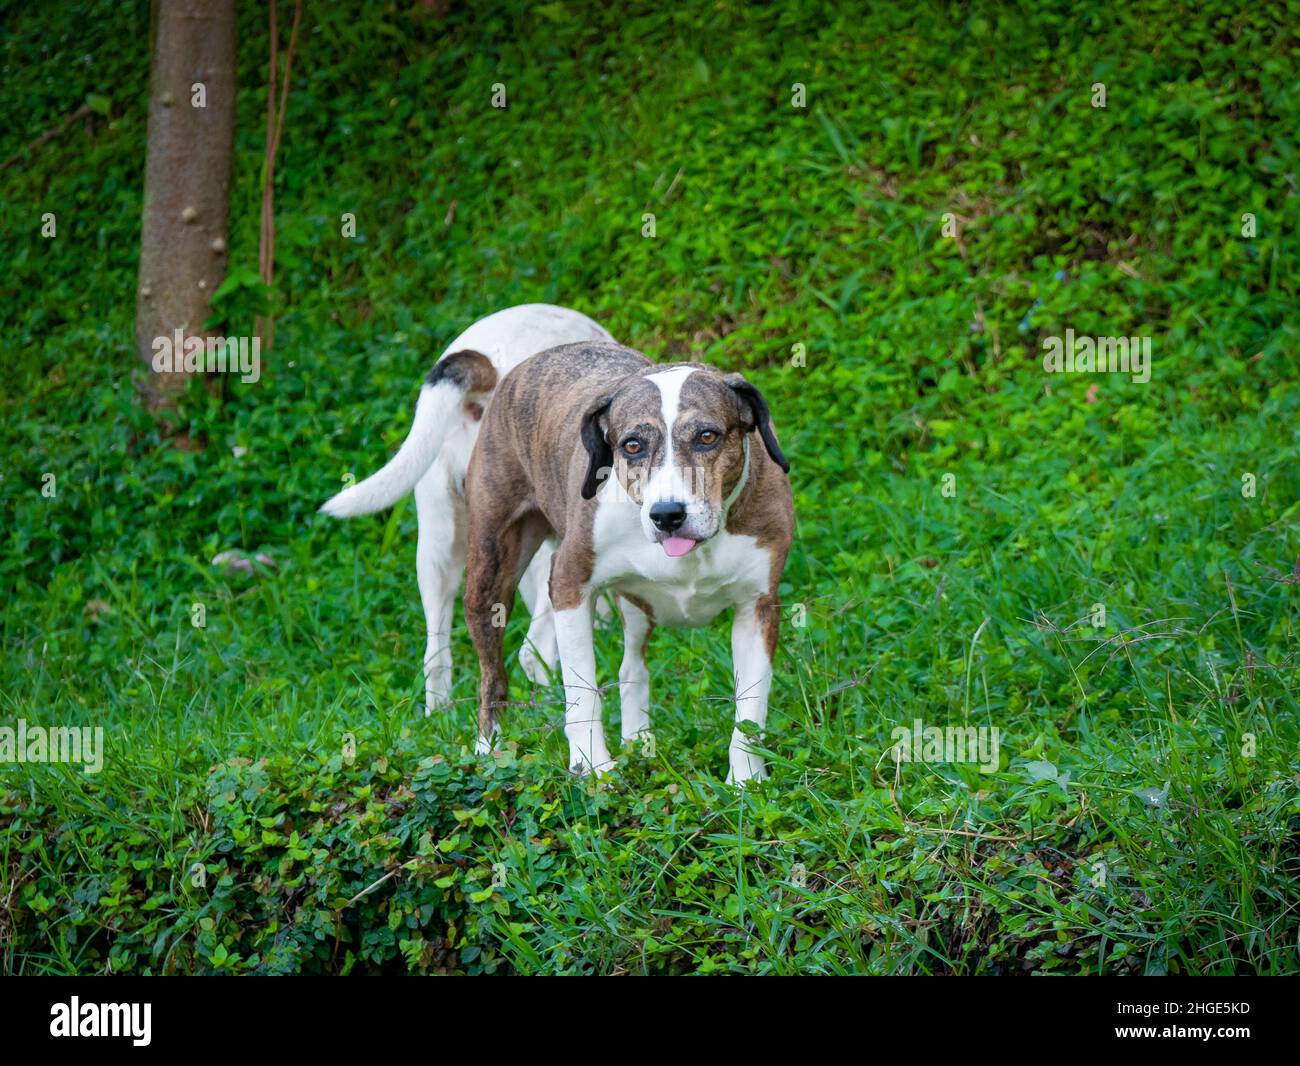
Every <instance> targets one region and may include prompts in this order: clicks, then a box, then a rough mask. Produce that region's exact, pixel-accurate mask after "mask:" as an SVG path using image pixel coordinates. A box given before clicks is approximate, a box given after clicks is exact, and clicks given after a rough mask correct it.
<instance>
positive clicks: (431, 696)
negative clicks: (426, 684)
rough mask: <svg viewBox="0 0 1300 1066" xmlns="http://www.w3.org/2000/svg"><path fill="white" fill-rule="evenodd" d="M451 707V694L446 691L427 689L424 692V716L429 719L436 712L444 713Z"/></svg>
mask: <svg viewBox="0 0 1300 1066" xmlns="http://www.w3.org/2000/svg"><path fill="white" fill-rule="evenodd" d="M450 706H451V693H450V692H449V691H448V690H446V689H440V688H426V689H425V690H424V716H425V717H426V718H428V717H429V716H430V715H432V714H433V712H434V711H444V710H446V709H447V708H448V707H450Z"/></svg>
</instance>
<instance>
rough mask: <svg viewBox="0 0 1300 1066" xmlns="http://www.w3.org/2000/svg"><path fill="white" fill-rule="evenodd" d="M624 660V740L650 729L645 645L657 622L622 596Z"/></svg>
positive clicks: (621, 698)
mask: <svg viewBox="0 0 1300 1066" xmlns="http://www.w3.org/2000/svg"><path fill="white" fill-rule="evenodd" d="M618 609H619V610H620V611H621V612H622V614H623V663H622V665H621V666H619V668H618V695H619V702H620V703H621V705H622V710H623V743H624V744H627V743H629V742H630V741H632V740H633V739H634V738H635V737H636V736H637V734H638V733H644V732H647V731H648V730H649V729H650V671H649V670H647V669H646V665H645V644H646V640H647V639H649V637H650V630H651V629H653V628H654V623H653V622H651V621H650V617H649V615H647V614H646V613H645V612H644V611H643V610H641V608H639V607H638V606H636V604H634V603H632V602H631V601H630V600H626V599H624V598H623V597H622V596H620V597H619V599H618Z"/></svg>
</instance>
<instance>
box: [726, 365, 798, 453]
mask: <svg viewBox="0 0 1300 1066" xmlns="http://www.w3.org/2000/svg"><path fill="white" fill-rule="evenodd" d="M727 384H728V385H730V386H731V390H732V392H734V393H735V394H736V401H737V403H739V405H740V420H741V426H742V428H743V429H744V430H745V432H746V433H749V432H751V431H752V430H755V429H756V430H758V435H759V436H760V437H762V438H763V447H765V448H766V449H767V454H768V455H770V456H771V457H772V462H774V463H776V465H777V466H779V467H780V468H781V469H782V470H784V471H785V472H786V473H787V474H788V473H790V464H789V462H788V461H787V460H786V457H785V455H784V454H783V453H782V452H781V445H779V444H777V442H776V435H775V434H774V433H773V432H772V419H771V416H770V415H769V414H768V412H767V401H766V400H764V399H763V394H762V393H761V392H759V391H758V389H756V388H754V386H753V385H751V384H750V383H749V382H748V381H746V380H745V379H744V378H743V377H741V376H740V375H739V374H728V375H727Z"/></svg>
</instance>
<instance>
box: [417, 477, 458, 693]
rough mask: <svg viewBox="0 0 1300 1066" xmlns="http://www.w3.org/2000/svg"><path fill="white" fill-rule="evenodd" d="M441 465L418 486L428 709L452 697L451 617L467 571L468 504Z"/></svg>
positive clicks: (425, 682) (418, 543)
mask: <svg viewBox="0 0 1300 1066" xmlns="http://www.w3.org/2000/svg"><path fill="white" fill-rule="evenodd" d="M441 466H442V464H441V463H435V464H434V466H433V468H432V469H431V470H430V471H429V472H428V473H427V474H425V475H424V477H423V478H421V479H420V481H419V482H418V483H417V484H416V486H415V509H416V515H417V517H418V519H419V527H420V531H419V536H418V538H417V540H416V545H415V576H416V580H417V581H418V583H419V586H420V600H421V602H422V603H423V604H424V625H425V633H426V643H425V649H424V713H425V714H432V713H433V711H434V709H435V708H437V707H442V706H445V705H446V704H447V702H448V701H449V700H450V698H451V619H452V607H453V605H454V604H455V602H456V589H457V588H458V587H459V585H460V578H461V573H462V572H463V571H464V569H465V521H464V513H463V512H464V507H463V505H461V504H460V501H459V500H456V499H454V498H453V497H452V495H451V493H450V492H449V491H448V488H447V485H448V482H447V474H446V471H445V470H443V469H441Z"/></svg>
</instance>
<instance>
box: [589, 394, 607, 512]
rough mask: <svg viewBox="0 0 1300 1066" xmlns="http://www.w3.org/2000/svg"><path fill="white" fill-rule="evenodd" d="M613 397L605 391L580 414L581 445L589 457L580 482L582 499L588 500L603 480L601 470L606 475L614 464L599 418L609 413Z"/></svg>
mask: <svg viewBox="0 0 1300 1066" xmlns="http://www.w3.org/2000/svg"><path fill="white" fill-rule="evenodd" d="M613 399H614V396H613V394H612V393H606V394H605V395H604V396H602V397H601V398H600V399H599V400H597V401H596V402H595V403H594V404H592V405H591V406H590V407H589V408H587V413H586V414H585V415H583V416H582V430H581V434H582V446H583V447H584V448H586V449H587V455H588V456H589V457H590V459H589V461H588V463H587V476H586V477H585V478H584V479H583V482H582V498H583V499H584V500H589V499H591V498H592V497H593V496H595V495H596V490H597V489H599V488H600V484H601V482H602V481H603V480H604V478H602V477H601V472H602V471H604V474H605V477H608V476H609V472H610V470H611V468H612V467H613V466H614V450H613V449H612V448H611V447H610V446H609V441H607V440H606V439H605V429H604V427H603V426H602V425H601V420H602V419H603V418H604V417H605V416H606V415H607V414H609V405H610V403H611V402H612V401H613Z"/></svg>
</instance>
